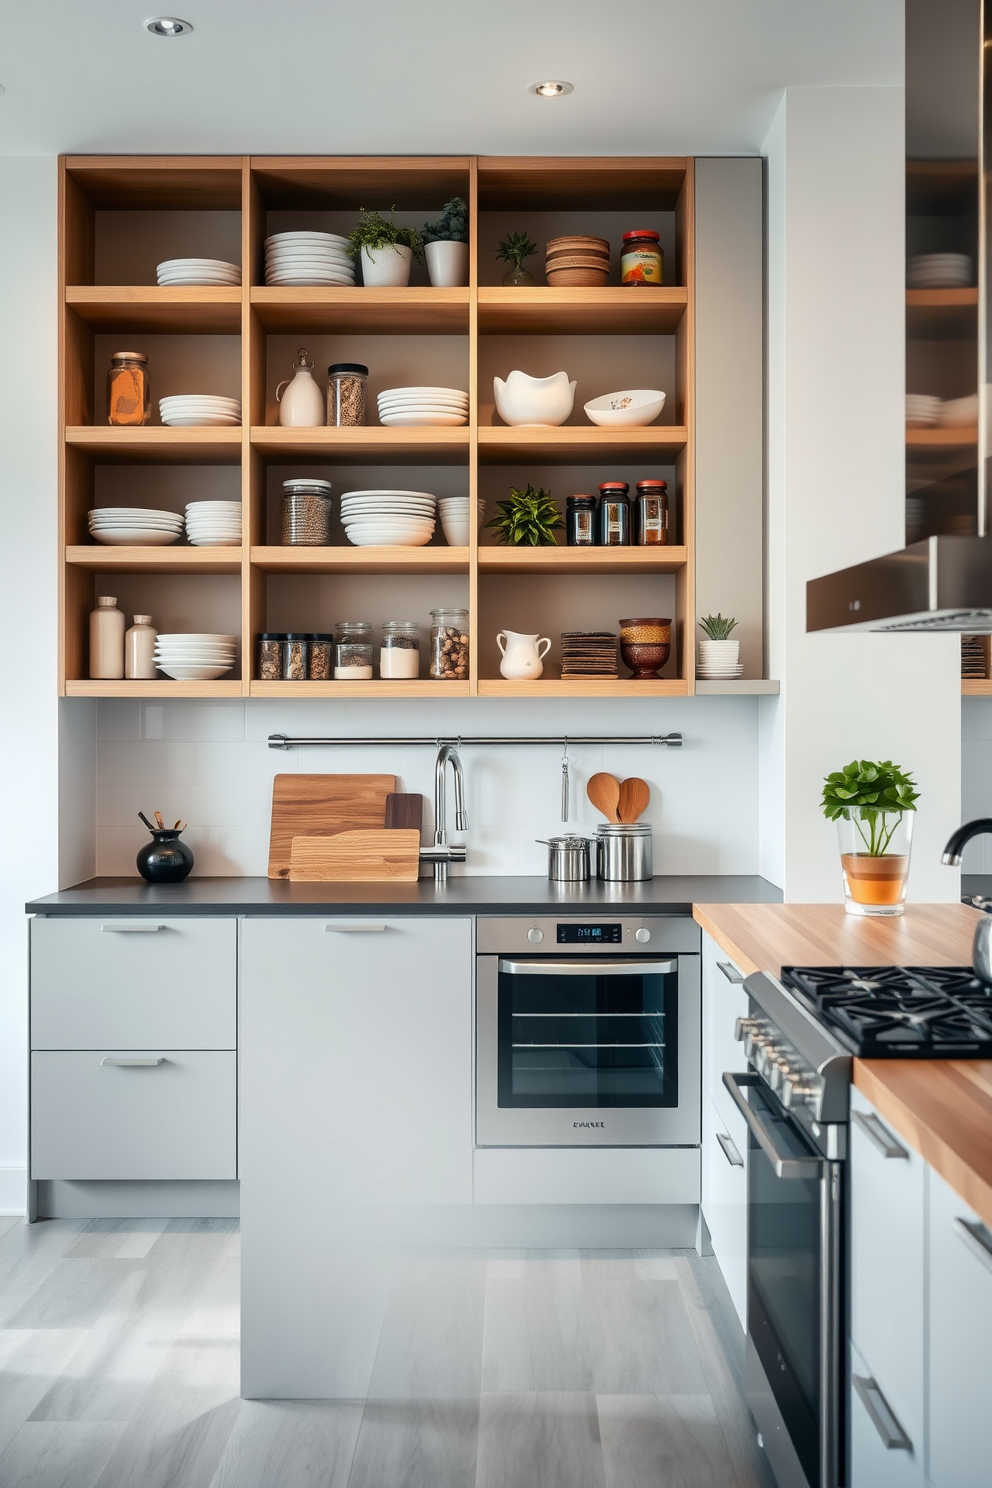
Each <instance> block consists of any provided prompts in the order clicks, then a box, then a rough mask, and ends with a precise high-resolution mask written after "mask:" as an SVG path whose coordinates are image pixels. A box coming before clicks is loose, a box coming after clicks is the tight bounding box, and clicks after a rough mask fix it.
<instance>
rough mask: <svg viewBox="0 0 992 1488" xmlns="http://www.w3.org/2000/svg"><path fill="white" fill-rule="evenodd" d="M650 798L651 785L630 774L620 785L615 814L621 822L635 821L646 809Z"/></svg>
mask: <svg viewBox="0 0 992 1488" xmlns="http://www.w3.org/2000/svg"><path fill="white" fill-rule="evenodd" d="M650 799H651V787H650V786H649V785H648V783H647V781H646V780H641V779H640V778H639V777H638V776H637V775H631V777H630V779H629V780H625V781H624V782H623V784H622V785H621V786H620V803H619V805H618V807H617V816H618V817H619V818H620V820H621V821H622V822H636V821H637V820H638V818H639V817H640V816H641V815H642V814H643V813H644V812H645V811H646V810H647V807H648V802H649V801H650Z"/></svg>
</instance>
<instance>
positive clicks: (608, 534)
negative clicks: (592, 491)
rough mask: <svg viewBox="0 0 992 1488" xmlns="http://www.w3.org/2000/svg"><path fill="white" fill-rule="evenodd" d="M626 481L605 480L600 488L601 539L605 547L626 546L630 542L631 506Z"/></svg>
mask: <svg viewBox="0 0 992 1488" xmlns="http://www.w3.org/2000/svg"><path fill="white" fill-rule="evenodd" d="M629 490H630V487H629V486H628V485H627V482H626V481H604V482H603V484H602V485H601V486H600V488H599V540H600V542H601V543H602V545H603V547H604V548H625V547H627V545H628V544H629V542H630V506H629V504H628V501H627V492H628V491H629Z"/></svg>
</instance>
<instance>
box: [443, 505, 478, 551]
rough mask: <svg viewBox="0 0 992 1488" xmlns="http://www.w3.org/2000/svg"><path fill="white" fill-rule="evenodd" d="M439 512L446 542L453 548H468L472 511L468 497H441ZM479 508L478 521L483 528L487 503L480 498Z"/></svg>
mask: <svg viewBox="0 0 992 1488" xmlns="http://www.w3.org/2000/svg"><path fill="white" fill-rule="evenodd" d="M437 505H438V510H439V512H440V513H441V531H442V532H443V533H444V538H445V541H446V542H447V543H448V545H449V547H452V548H467V547H468V542H469V524H470V518H469V513H470V511H471V504H470V499H469V497H468V496H441V497H439V498H438V503H437ZM476 505H477V507H478V512H477V520H478V524H479V526H480V527H481V526H482V520H483V518H484V517H485V515H486V503H485V501H484V500H483V499H482V497H480V498H479V499H478V501H477V503H476Z"/></svg>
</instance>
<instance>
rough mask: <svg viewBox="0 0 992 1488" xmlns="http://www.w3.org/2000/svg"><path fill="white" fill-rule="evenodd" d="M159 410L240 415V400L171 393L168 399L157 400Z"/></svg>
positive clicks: (205, 394) (207, 395)
mask: <svg viewBox="0 0 992 1488" xmlns="http://www.w3.org/2000/svg"><path fill="white" fill-rule="evenodd" d="M158 402H159V407H160V408H171V409H184V410H186V409H190V408H209V409H211V411H212V412H214V413H240V412H241V399H240V398H221V397H219V396H214V395H213V394H210V393H173V394H171V396H170V397H168V398H159V400H158Z"/></svg>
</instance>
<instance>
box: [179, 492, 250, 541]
mask: <svg viewBox="0 0 992 1488" xmlns="http://www.w3.org/2000/svg"><path fill="white" fill-rule="evenodd" d="M186 536H187V537H188V538H189V540H190V542H191V543H192V544H193V546H194V547H196V548H238V547H240V546H241V502H240V501H190V502H189V503H188V504H187V506H186Z"/></svg>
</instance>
